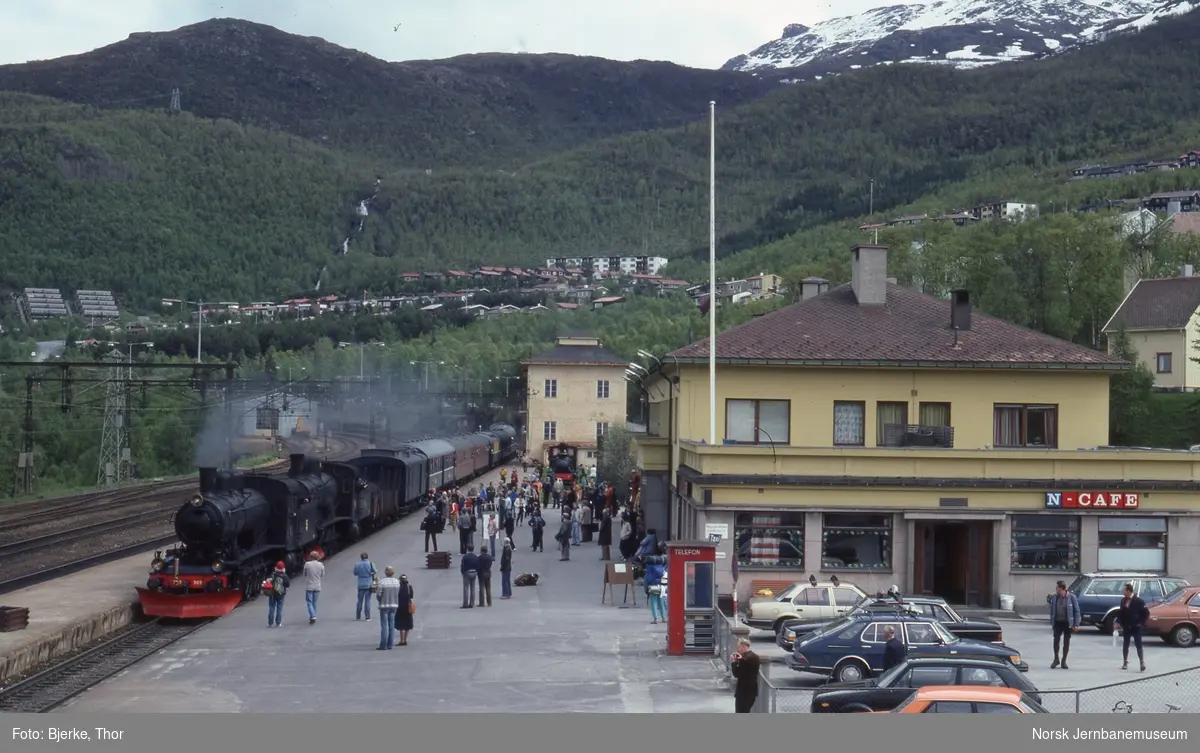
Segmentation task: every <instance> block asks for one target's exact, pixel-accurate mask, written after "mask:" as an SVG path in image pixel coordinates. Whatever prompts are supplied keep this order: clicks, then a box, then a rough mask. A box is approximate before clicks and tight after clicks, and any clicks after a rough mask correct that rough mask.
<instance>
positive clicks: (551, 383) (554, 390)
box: [542, 379, 558, 399]
mask: <svg viewBox="0 0 1200 753" xmlns="http://www.w3.org/2000/svg"><path fill="white" fill-rule="evenodd" d="M542 397H545V398H551V399H552V398H556V397H558V380H557V379H547V380H546V383H545V385H543V389H542Z"/></svg>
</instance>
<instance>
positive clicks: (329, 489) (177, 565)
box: [137, 424, 517, 618]
mask: <svg viewBox="0 0 1200 753" xmlns="http://www.w3.org/2000/svg"><path fill="white" fill-rule="evenodd" d="M516 436H517V432H516V429H514V428H513V427H512V426H509V425H508V424H494V425H492V426H490V427H489V428H488V430H487V431H485V432H479V433H477V434H467V435H460V436H455V437H447V438H444V439H425V440H420V441H416V442H407V443H405V444H402V445H399V446H398V447H397V448H396V449H394V450H363V451H362V454H361V455H360V456H359V457H357V458H353V459H351V460H349V461H346V462H337V463H335V462H325V461H321V460H317V459H313V458H308V457H306V456H304V455H292V456H291V457H290V464H289V467H288V469H287V471H286V472H283V473H274V474H261V473H245V472H240V471H218V470H217V469H215V468H201V469H200V478H199V491H198V493H197V494H195V495H193V496H192V497H191V498H190V499H189V500H188V501H187V502H186V503H184V504H183V506H182V507H180V508H179V510H178V511H177V512H176V513H175V533H176V535H177V536H178V537H179V542H180V543H179V545H177V546H176V547H175V548H173V549H171V550H168V551H166V552H165V553H164V552H156V553H155V555H154V560H153V562H152V563H151V566H150V576H149V578H148V579H147V581H146V585H145V586H144V587H141V588H138V589H137V592H138V599H139V601H140V602H141V605H142V610H143V612H144V613H145V614H146V615H149V616H155V617H176V618H198V617H220V616H222V615H225V614H228V613H229V612H231V611H233V609H234V608H236V607H237V606H238V605H239V604H240V603H242V602H243V601H246V600H249V599H254V598H256V597H257V596H258V595H259V594H260V593H261V592H262V583H263V580H264V579H265V578H266V577H267V576H268V575H269V574H270V572H271V571H272V570H273V569H274V567H275V563H276V562H279V561H282V562H283V563H284V564H285V566H286V567H287V569H288V572H289V573H297V572H299V571H300V570H301V569H302V568H303V566H304V561H305V559H307V557H308V556H309V554H310V553H311V552H314V551H315V552H317V553H318V555H319V556H321V557H324V556H326V555H329V554H332V553H333V552H335V551H337V550H338V549H340V548H342V547H344V546H347V545H349V544H352V543H354V542H355V541H357V540H359V539H361V538H362V537H363V536H366V535H368V534H370V533H372V532H373V531H377V530H379V529H380V528H383V527H385V526H387V525H388V524H390V523H392V522H394V521H396V520H398V519H399V518H401V517H403V516H405V515H407V514H409V513H411V512H412V511H414V510H417V509H420V508H421V507H422V505H423V504H424V501H425V499H426V495H427V494H428V493H430V492H434V491H438V490H441V489H447V488H453V487H455V486H458V485H460V484H462V483H464V482H467V481H469V480H471V479H473V478H475V477H477V476H479V475H480V474H482V473H485V472H486V471H489V470H491V469H493V468H497V467H499V466H501V465H503V464H505V463H507V462H508V461H509V460H511V459H512V458H513V457H515V456H516V454H517V447H516Z"/></svg>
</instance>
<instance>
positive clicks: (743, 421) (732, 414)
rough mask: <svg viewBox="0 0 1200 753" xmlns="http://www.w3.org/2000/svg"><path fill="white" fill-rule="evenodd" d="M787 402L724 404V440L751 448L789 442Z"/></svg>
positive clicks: (727, 401)
mask: <svg viewBox="0 0 1200 753" xmlns="http://www.w3.org/2000/svg"><path fill="white" fill-rule="evenodd" d="M791 412H792V403H791V401H790V400H726V401H725V439H726V441H728V442H746V443H750V444H759V443H761V444H788V443H789V442H790V441H791Z"/></svg>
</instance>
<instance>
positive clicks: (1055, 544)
mask: <svg viewBox="0 0 1200 753" xmlns="http://www.w3.org/2000/svg"><path fill="white" fill-rule="evenodd" d="M1011 565H1012V569H1013V570H1052V571H1057V572H1078V571H1079V516H1078V515H1014V516H1012V555H1011Z"/></svg>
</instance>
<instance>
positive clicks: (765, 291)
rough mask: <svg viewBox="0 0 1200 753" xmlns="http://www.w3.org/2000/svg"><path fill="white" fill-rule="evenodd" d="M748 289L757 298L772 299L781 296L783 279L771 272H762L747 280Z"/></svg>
mask: <svg viewBox="0 0 1200 753" xmlns="http://www.w3.org/2000/svg"><path fill="white" fill-rule="evenodd" d="M746 285H747V289H748V290H749V291H750V293H751V294H752V295H753V296H754V297H755V298H772V297H774V296H776V295H779V292H780V290H781V289H782V287H783V278H782V277H780V276H779V275H773V274H771V273H769V272H760V273H758V274H756V275H751V276H750V277H747V278H746Z"/></svg>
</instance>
